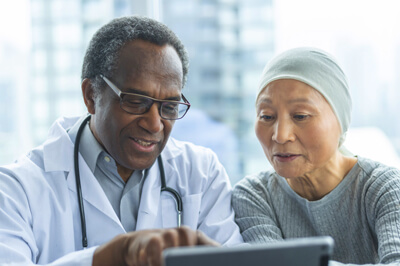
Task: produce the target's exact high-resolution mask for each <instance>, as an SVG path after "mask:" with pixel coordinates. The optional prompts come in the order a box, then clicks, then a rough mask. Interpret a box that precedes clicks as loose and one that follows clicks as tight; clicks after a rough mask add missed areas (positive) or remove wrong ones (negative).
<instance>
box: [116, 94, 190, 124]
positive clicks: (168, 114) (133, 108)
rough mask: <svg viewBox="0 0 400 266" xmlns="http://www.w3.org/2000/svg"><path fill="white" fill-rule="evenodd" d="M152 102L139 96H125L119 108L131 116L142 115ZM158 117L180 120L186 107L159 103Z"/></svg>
mask: <svg viewBox="0 0 400 266" xmlns="http://www.w3.org/2000/svg"><path fill="white" fill-rule="evenodd" d="M153 103H154V100H152V99H149V98H147V97H143V96H140V95H131V94H125V95H123V97H122V101H121V107H122V109H124V110H125V111H127V112H128V113H131V114H144V113H146V112H147V111H148V110H149V109H150V108H151V106H152V105H153ZM160 103H161V107H160V116H161V117H162V118H165V119H180V118H182V117H183V116H184V115H185V113H186V111H187V109H188V106H187V105H186V104H183V103H177V102H160Z"/></svg>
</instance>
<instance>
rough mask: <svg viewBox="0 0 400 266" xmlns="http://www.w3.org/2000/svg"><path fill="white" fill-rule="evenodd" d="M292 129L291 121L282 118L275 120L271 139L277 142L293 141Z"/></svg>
mask: <svg viewBox="0 0 400 266" xmlns="http://www.w3.org/2000/svg"><path fill="white" fill-rule="evenodd" d="M293 129H294V128H293V125H292V123H290V122H288V121H285V120H283V119H281V120H277V121H276V123H275V124H274V126H273V133H272V140H273V141H274V142H276V143H279V144H285V143H286V142H293V141H294V140H295V139H296V137H295V134H294V132H293Z"/></svg>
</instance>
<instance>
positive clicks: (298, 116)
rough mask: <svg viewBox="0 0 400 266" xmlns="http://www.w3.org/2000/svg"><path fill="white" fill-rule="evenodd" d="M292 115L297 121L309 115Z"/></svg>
mask: <svg viewBox="0 0 400 266" xmlns="http://www.w3.org/2000/svg"><path fill="white" fill-rule="evenodd" d="M293 117H294V119H296V120H298V121H302V120H305V119H306V118H308V117H309V116H308V115H294V116H293Z"/></svg>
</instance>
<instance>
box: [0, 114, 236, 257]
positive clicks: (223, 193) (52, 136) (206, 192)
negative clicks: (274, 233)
mask: <svg viewBox="0 0 400 266" xmlns="http://www.w3.org/2000/svg"><path fill="white" fill-rule="evenodd" d="M77 120H78V118H62V119H59V120H57V121H56V122H55V123H54V125H53V126H52V128H51V129H50V133H49V137H48V139H47V140H46V142H45V143H44V144H43V145H42V146H40V147H38V148H37V149H34V150H32V151H31V152H30V153H29V154H28V155H26V156H23V157H22V158H21V159H19V160H18V161H17V162H16V163H14V164H11V165H8V166H4V167H0V265H3V264H4V265H7V263H19V264H21V265H28V264H48V263H49V264H50V265H91V263H92V256H93V252H94V250H95V248H96V247H97V246H98V245H101V244H103V243H106V242H107V241H109V240H111V239H112V238H114V237H115V236H116V235H118V234H122V233H125V230H124V228H123V227H122V225H121V222H120V221H119V219H118V217H117V216H116V214H115V212H114V210H113V208H112V206H111V204H110V202H109V201H108V199H107V197H106V195H105V193H104V191H103V190H102V188H101V186H100V185H99V183H98V182H97V179H96V178H95V177H94V176H93V174H92V172H91V171H90V169H89V168H88V166H87V165H86V163H85V161H84V160H83V158H82V157H81V156H80V157H79V165H80V174H81V184H82V196H83V201H84V208H85V214H86V215H85V218H86V227H87V236H88V247H89V248H88V249H86V250H82V236H81V221H80V214H79V207H78V201H77V194H76V183H75V173H74V163H73V148H74V143H73V142H72V141H71V139H70V137H69V135H68V133H67V132H66V129H68V128H70V127H72V126H73V125H74V123H76V122H77ZM162 156H163V162H164V168H165V176H166V182H167V186H169V187H172V188H174V189H175V190H177V191H178V192H179V194H180V195H181V197H182V201H183V216H182V223H183V224H184V225H187V226H189V227H190V228H192V229H199V230H201V231H203V232H204V233H205V234H207V235H208V236H209V237H211V238H213V239H215V240H216V241H218V242H220V243H223V244H225V245H235V244H239V243H241V242H242V241H243V240H242V237H241V236H240V232H239V229H238V227H237V225H236V224H235V223H234V213H233V210H232V208H231V204H230V197H231V186H230V183H229V179H228V176H227V174H226V172H225V170H224V168H223V166H222V165H221V164H220V163H219V161H218V159H217V158H216V155H215V154H214V153H213V152H212V151H211V150H209V149H207V148H203V147H199V146H195V145H193V144H190V143H187V142H180V141H177V140H174V139H172V138H171V139H170V140H169V141H168V143H167V145H166V147H165V149H164V151H163V152H162ZM160 189H161V182H160V173H159V169H158V164H157V163H155V164H153V166H152V167H151V168H150V170H149V174H148V177H147V178H146V180H145V182H144V185H143V191H142V196H141V202H140V206H139V211H138V219H137V230H142V229H149V228H168V227H175V226H177V213H176V207H175V206H176V205H175V202H174V200H173V198H172V197H171V196H170V195H169V194H168V193H167V192H163V193H160Z"/></svg>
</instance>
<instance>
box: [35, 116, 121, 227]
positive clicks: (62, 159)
mask: <svg viewBox="0 0 400 266" xmlns="http://www.w3.org/2000/svg"><path fill="white" fill-rule="evenodd" d="M77 120H78V119H76V118H75V119H60V120H57V121H56V122H55V123H54V125H53V126H52V128H51V129H50V134H49V138H48V139H47V141H46V142H45V144H44V147H43V157H44V168H45V170H46V172H53V171H56V172H58V171H64V172H67V173H68V174H67V183H68V188H69V189H70V190H71V191H72V192H73V193H74V194H75V195H76V179H75V170H74V154H73V151H74V143H73V142H72V141H71V139H70V137H69V135H68V133H67V132H66V128H69V127H71V126H73V125H74V124H75V123H76V122H77ZM79 169H80V175H81V187H82V197H83V200H84V201H86V202H88V203H89V204H91V205H92V206H93V207H95V208H97V209H98V210H100V211H101V212H102V213H103V214H105V215H106V216H107V217H109V218H110V219H111V220H112V221H114V222H115V223H117V224H118V225H119V226H120V227H121V228H122V225H121V223H120V222H119V219H118V217H117V215H116V214H115V212H114V209H113V208H112V206H111V204H110V202H109V201H108V199H107V196H106V195H105V193H104V191H103V189H102V188H101V186H100V184H99V183H98V181H97V179H96V178H95V177H94V175H93V173H92V172H91V171H90V169H89V167H88V166H87V164H86V162H85V160H84V159H83V157H82V156H81V155H80V154H79ZM73 200H74V201H77V197H76V196H75V197H74V198H73ZM85 205H86V204H85ZM85 207H86V206H85ZM85 211H86V212H89V211H90V210H89V209H88V208H86V209H85Z"/></svg>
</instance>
